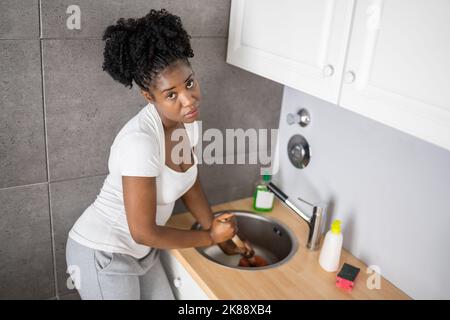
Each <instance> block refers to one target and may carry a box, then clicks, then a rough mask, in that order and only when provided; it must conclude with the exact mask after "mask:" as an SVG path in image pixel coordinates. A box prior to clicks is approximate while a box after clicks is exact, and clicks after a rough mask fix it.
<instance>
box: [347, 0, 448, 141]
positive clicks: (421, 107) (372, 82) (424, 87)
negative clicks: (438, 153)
mask: <svg viewBox="0 0 450 320" xmlns="http://www.w3.org/2000/svg"><path fill="white" fill-rule="evenodd" d="M343 82H344V83H343V87H342V93H341V98H340V101H339V104H340V105H341V106H342V107H344V108H347V109H350V110H352V111H355V112H357V113H360V114H362V115H364V116H367V117H368V118H371V119H374V120H377V121H379V122H382V123H384V124H387V125H389V126H392V127H395V128H397V129H399V130H402V131H404V132H407V133H409V134H412V135H414V136H417V137H419V138H422V139H424V140H426V141H428V142H431V143H434V144H436V145H440V146H442V147H445V148H447V149H450V1H448V0H433V1H425V0H389V1H388V0H385V1H382V0H357V1H356V7H355V15H354V21H353V27H352V34H351V39H350V46H349V50H348V56H347V60H346V67H345V72H344V81H343Z"/></svg>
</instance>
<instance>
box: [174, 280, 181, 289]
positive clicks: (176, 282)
mask: <svg viewBox="0 0 450 320" xmlns="http://www.w3.org/2000/svg"><path fill="white" fill-rule="evenodd" d="M173 285H174V286H175V288H181V278H180V277H176V278H175V279H173Z"/></svg>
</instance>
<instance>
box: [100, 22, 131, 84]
mask: <svg viewBox="0 0 450 320" xmlns="http://www.w3.org/2000/svg"><path fill="white" fill-rule="evenodd" d="M137 26H138V22H137V20H135V19H131V18H130V19H127V20H125V19H124V18H120V19H119V20H118V21H117V24H115V25H111V26H109V27H108V28H106V30H105V32H104V34H103V38H102V39H103V40H104V41H106V44H105V50H104V53H103V58H104V62H103V66H102V68H103V70H104V71H106V72H108V73H109V74H110V75H111V77H112V78H113V79H114V80H117V81H119V82H120V83H122V84H124V85H125V86H127V87H130V88H131V86H132V82H133V72H134V69H135V67H136V63H135V61H133V59H132V57H131V55H130V38H132V37H133V35H134V34H135V33H136V31H137Z"/></svg>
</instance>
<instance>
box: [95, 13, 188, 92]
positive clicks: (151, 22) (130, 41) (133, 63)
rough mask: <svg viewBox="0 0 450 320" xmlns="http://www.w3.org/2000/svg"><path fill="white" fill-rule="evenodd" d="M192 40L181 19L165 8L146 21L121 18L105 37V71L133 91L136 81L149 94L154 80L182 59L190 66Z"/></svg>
mask: <svg viewBox="0 0 450 320" xmlns="http://www.w3.org/2000/svg"><path fill="white" fill-rule="evenodd" d="M190 38H191V37H190V35H188V33H187V32H186V30H185V29H184V28H183V25H182V23H181V19H180V17H178V16H176V15H173V14H171V13H169V12H168V11H167V10H165V9H161V10H159V11H157V10H154V9H152V10H150V12H149V13H148V14H147V15H146V16H144V17H142V18H137V19H133V18H129V19H124V18H120V19H119V20H118V21H117V23H116V24H115V25H111V26H109V27H107V28H106V30H105V32H104V34H103V38H102V39H103V40H104V41H106V43H105V50H104V52H103V57H104V62H103V66H102V69H103V71H106V72H107V73H108V74H109V75H111V77H112V78H113V79H114V80H117V81H119V82H120V83H122V84H124V85H125V86H126V87H129V88H130V89H131V88H132V86H133V80H134V82H135V83H136V84H137V85H138V86H139V87H140V88H141V89H143V90H145V91H148V89H149V88H150V86H151V84H152V80H153V79H154V77H155V76H156V75H157V74H158V73H159V72H161V71H162V70H163V69H164V68H166V67H167V66H169V65H170V64H172V63H173V62H175V61H177V60H180V59H181V60H183V61H185V62H186V63H187V64H188V65H190V63H189V60H188V59H189V58H192V57H193V56H194V52H193V51H192V48H191V44H190V41H189V39H190Z"/></svg>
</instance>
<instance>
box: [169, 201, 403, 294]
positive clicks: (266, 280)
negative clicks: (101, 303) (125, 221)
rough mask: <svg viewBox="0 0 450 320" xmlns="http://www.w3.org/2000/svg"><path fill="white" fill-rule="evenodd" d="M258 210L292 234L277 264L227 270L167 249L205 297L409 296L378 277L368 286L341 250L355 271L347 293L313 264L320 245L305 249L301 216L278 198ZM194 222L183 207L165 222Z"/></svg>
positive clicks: (238, 205)
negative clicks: (292, 246) (293, 246)
mask: <svg viewBox="0 0 450 320" xmlns="http://www.w3.org/2000/svg"><path fill="white" fill-rule="evenodd" d="M252 201H253V199H252V198H251V197H250V198H245V199H240V200H236V201H232V202H227V203H223V204H219V205H215V206H212V210H213V211H214V212H216V211H221V210H231V211H232V210H235V211H237V210H248V211H253V209H252ZM258 214H260V215H266V216H268V217H273V218H275V219H277V220H279V221H281V222H283V223H284V224H286V225H287V226H289V228H290V229H291V231H292V232H293V233H294V234H295V236H296V237H297V241H298V243H299V245H298V249H297V252H296V254H295V255H294V256H293V257H292V258H291V259H290V260H289V261H288V262H286V263H284V264H282V265H281V266H279V267H276V268H273V269H265V270H255V271H248V270H239V269H232V268H227V267H224V266H221V265H219V264H217V263H215V262H212V261H210V260H208V259H206V258H205V257H203V256H202V255H201V254H200V253H198V252H197V251H196V250H195V249H193V248H187V249H172V250H170V253H171V254H172V255H173V256H175V257H176V258H177V260H178V261H179V262H180V263H181V264H182V265H183V266H184V267H185V268H186V270H187V271H188V272H189V273H190V275H191V276H192V278H193V279H194V280H195V281H196V282H197V283H198V284H199V286H200V287H201V288H202V289H203V290H204V291H205V292H206V294H207V295H208V296H209V298H210V299H227V300H228V299H230V300H231V299H240V300H247V299H249V300H250V299H261V300H263V299H274V300H275V299H276V300H278V299H286V300H289V299H339V300H341V299H365V300H367V299H396V300H397V299H410V297H409V296H407V295H406V294H405V293H404V292H402V291H401V290H400V289H398V288H397V287H395V286H394V285H392V284H391V283H390V282H388V281H387V280H386V279H384V278H381V288H380V289H372V290H370V289H368V288H367V285H366V283H367V279H368V277H369V276H371V274H367V273H366V269H367V266H366V265H365V264H364V263H362V262H361V261H359V260H358V259H356V258H355V257H353V256H352V255H351V254H349V253H348V252H347V251H346V250H344V249H343V250H342V255H341V266H342V264H343V263H344V262H347V263H349V264H351V265H354V266H356V267H358V268H360V269H361V271H360V272H359V274H358V277H357V278H356V281H355V287H354V288H353V291H352V292H351V293H347V292H345V291H344V290H342V289H340V288H337V287H336V285H335V279H336V274H337V272H331V273H328V272H326V271H324V270H323V269H322V268H321V267H320V265H319V262H318V259H319V253H320V250H318V251H309V250H308V249H306V241H307V235H308V226H307V224H306V223H305V222H304V221H303V220H301V218H299V217H298V216H296V214H294V213H293V212H292V210H291V209H289V208H288V207H287V206H286V205H284V204H283V203H282V202H281V201H279V200H278V199H275V204H274V209H273V210H272V211H271V212H268V213H264V214H261V213H258ZM194 222H195V219H194V218H193V216H192V215H191V214H190V213H189V212H186V213H182V214H176V215H174V216H172V217H171V219H170V220H169V222H168V224H167V225H168V226H172V227H176V228H182V229H189V228H190V227H191V226H192V224H193V223H194ZM344 236H345V234H344Z"/></svg>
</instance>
